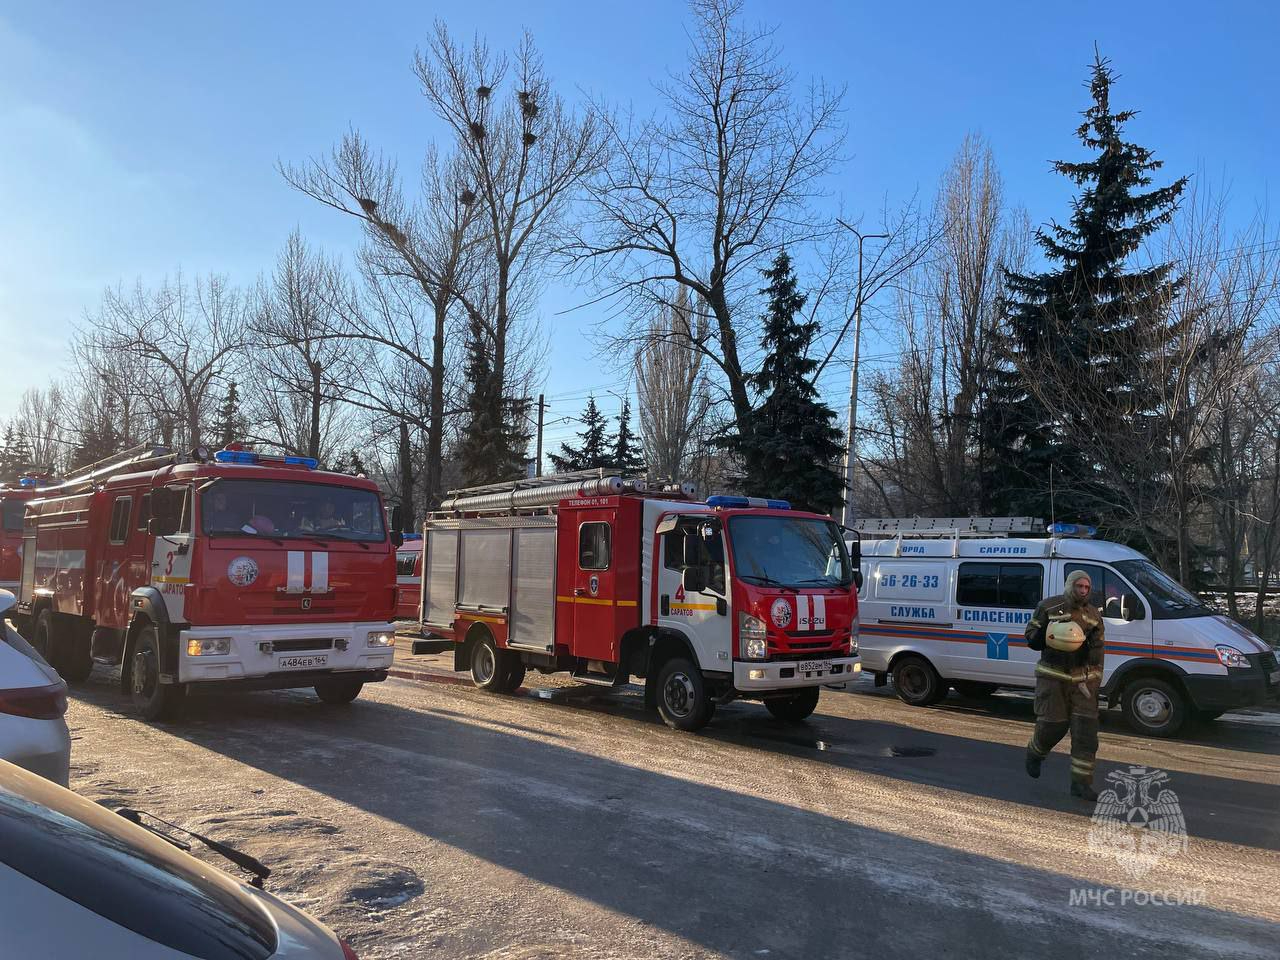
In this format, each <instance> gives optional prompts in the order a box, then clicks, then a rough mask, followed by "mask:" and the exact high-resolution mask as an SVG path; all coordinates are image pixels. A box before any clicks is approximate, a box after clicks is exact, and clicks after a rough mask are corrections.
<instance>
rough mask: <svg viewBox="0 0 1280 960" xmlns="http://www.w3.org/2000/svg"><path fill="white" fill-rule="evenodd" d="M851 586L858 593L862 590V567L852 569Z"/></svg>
mask: <svg viewBox="0 0 1280 960" xmlns="http://www.w3.org/2000/svg"><path fill="white" fill-rule="evenodd" d="M853 586H854V588H855V589H856V590H857V591H858V592H859V593H861V592H862V569H861V568H858V569H856V570H854V571H853Z"/></svg>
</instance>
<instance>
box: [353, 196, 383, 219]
mask: <svg viewBox="0 0 1280 960" xmlns="http://www.w3.org/2000/svg"><path fill="white" fill-rule="evenodd" d="M356 201H357V202H358V203H359V204H360V209H361V210H363V211H364V212H365V213H367V214H368V215H369V216H371V217H372V216H373V215H374V214H375V213H377V212H378V201H377V200H370V199H369V198H368V197H357V198H356Z"/></svg>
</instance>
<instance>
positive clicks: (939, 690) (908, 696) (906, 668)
mask: <svg viewBox="0 0 1280 960" xmlns="http://www.w3.org/2000/svg"><path fill="white" fill-rule="evenodd" d="M893 692H894V693H896V694H897V695H898V699H899V700H901V701H902V702H903V703H907V704H910V705H911V706H913V707H928V706H931V705H933V704H935V703H937V702H938V701H939V700H941V699H942V698H943V697H945V696H946V695H947V685H946V684H945V683H943V682H942V677H940V676H938V671H937V670H935V669H934V668H933V664H931V663H930V662H929V661H928V660H926V659H925V658H924V657H921V656H918V655H916V654H914V653H912V654H908V655H906V656H904V657H899V658H898V660H897V661H896V662H895V663H894V665H893Z"/></svg>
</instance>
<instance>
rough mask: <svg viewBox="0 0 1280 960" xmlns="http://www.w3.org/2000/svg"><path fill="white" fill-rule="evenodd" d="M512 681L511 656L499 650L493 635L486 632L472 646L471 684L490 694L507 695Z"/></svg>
mask: <svg viewBox="0 0 1280 960" xmlns="http://www.w3.org/2000/svg"><path fill="white" fill-rule="evenodd" d="M510 679H511V657H510V655H509V654H508V652H507V651H506V650H499V649H498V645H497V643H495V642H494V639H493V635H492V634H491V633H489V632H488V631H485V632H484V634H483V635H482V636H480V637H478V638H477V639H476V640H475V642H474V643H472V644H471V682H472V683H474V684H475V685H476V686H477V687H479V688H480V689H481V690H487V691H488V692H489V693H507V692H508V691H509V690H510V689H511V688H510V687H508V686H507V684H508V683H509V682H510ZM521 679H523V678H521Z"/></svg>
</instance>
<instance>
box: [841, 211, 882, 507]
mask: <svg viewBox="0 0 1280 960" xmlns="http://www.w3.org/2000/svg"><path fill="white" fill-rule="evenodd" d="M836 223H838V224H840V226H842V227H844V228H845V229H846V230H848V231H849V232H850V233H852V234H853V235H854V236H855V237H857V238H858V288H857V290H856V292H855V293H854V298H853V365H852V366H851V367H850V368H849V432H848V434H847V436H846V438H845V452H844V512H843V515H842V516H841V518H840V519H841V523H843V524H844V525H845V526H846V527H848V526H852V524H853V521H854V515H853V513H854V510H853V467H854V456H855V452H856V443H855V439H854V438H855V436H856V432H857V429H858V354H859V352H860V351H861V349H862V245H863V244H864V243H865V242H866V241H868V240H887V239H889V235H888V234H887V233H862V232H860V231H859V230H858V229H857V228H856V227H851V226H849V224H847V223H845V222H844V221H843V220H839V219H837V220H836Z"/></svg>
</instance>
